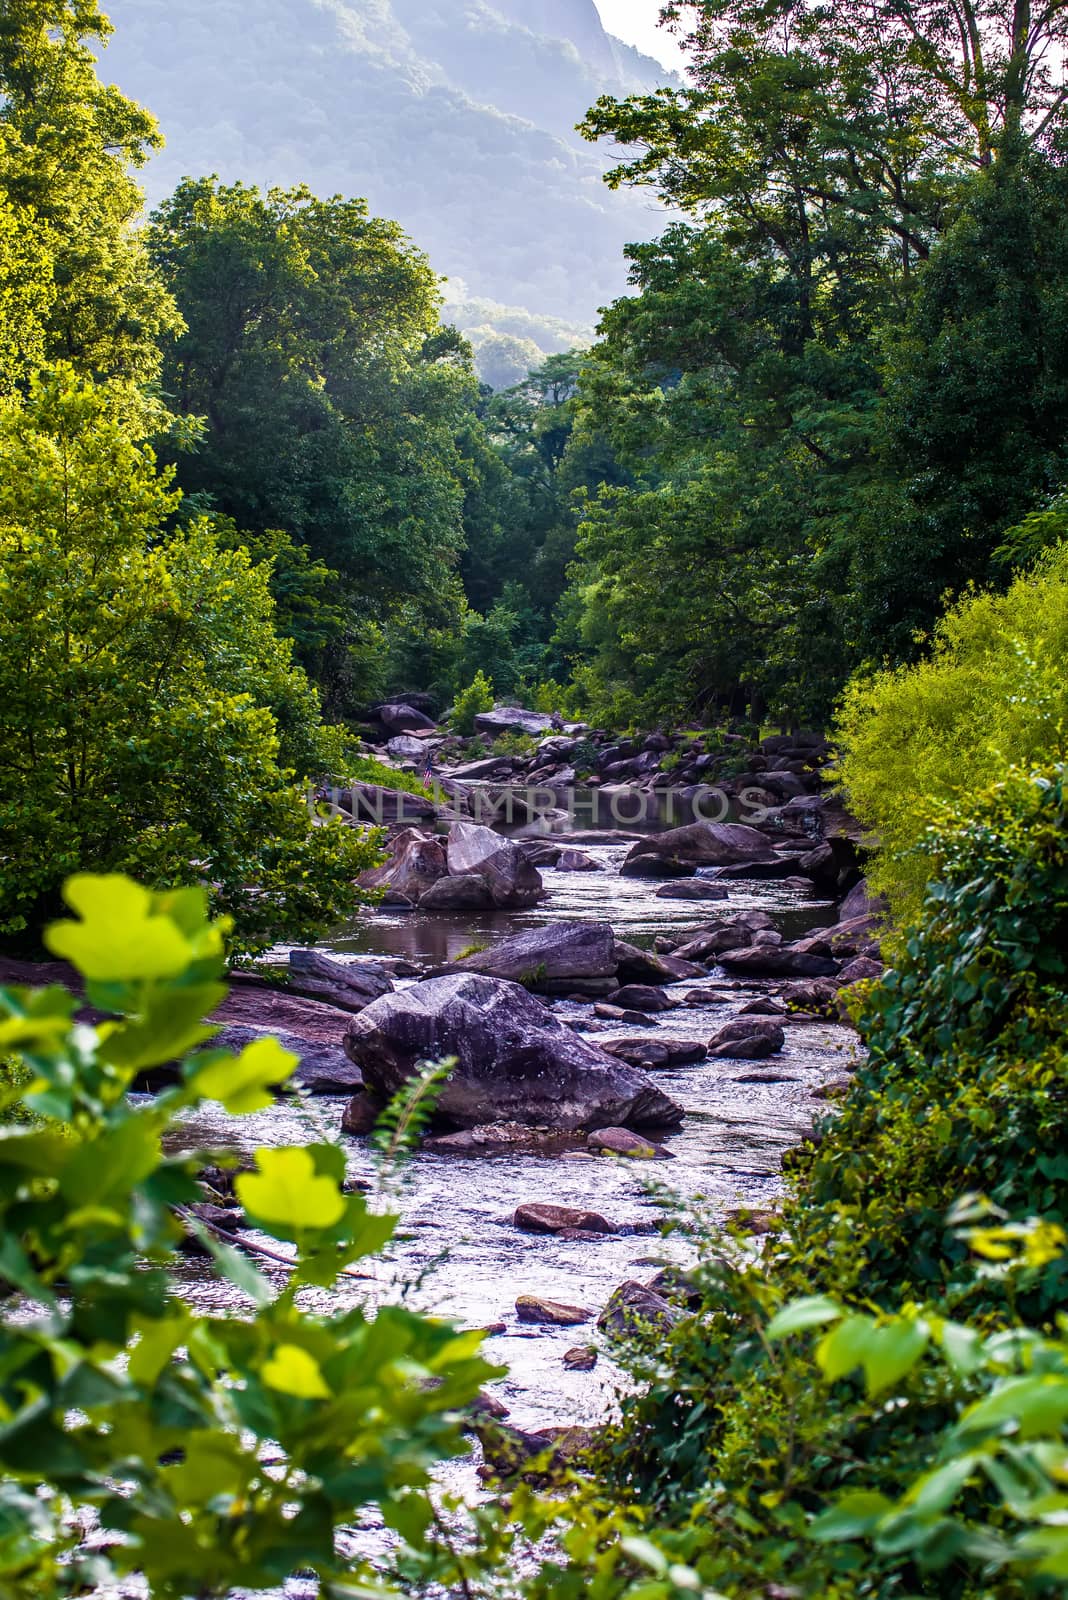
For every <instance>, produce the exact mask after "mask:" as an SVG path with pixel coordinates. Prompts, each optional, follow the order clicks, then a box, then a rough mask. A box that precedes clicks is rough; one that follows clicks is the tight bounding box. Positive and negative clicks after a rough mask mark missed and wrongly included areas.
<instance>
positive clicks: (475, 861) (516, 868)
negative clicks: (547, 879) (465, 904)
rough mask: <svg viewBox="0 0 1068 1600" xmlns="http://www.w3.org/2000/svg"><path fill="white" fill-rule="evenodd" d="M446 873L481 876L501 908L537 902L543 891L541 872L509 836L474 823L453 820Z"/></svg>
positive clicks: (460, 875)
mask: <svg viewBox="0 0 1068 1600" xmlns="http://www.w3.org/2000/svg"><path fill="white" fill-rule="evenodd" d="M446 860H447V862H448V867H449V876H450V877H454V878H459V877H475V878H481V879H482V880H483V882H484V883H485V884H486V886H487V888H488V889H489V891H490V894H491V896H492V900H493V904H494V905H495V906H497V907H498V908H500V909H505V908H507V909H513V908H522V907H525V906H533V905H536V904H537V903H538V901H539V900H540V899H541V898H542V894H543V893H544V885H543V884H542V881H541V874H540V873H539V872H538V870H537V868H536V867H532V866H531V864H530V862H529V861H528V860H527V858H526V856H525V855H524V854H523V851H522V850H521V849H520V848H519V846H518V845H517V844H513V843H512V841H511V840H510V839H504V838H502V837H501V835H500V834H499V833H494V831H493V829H492V828H483V827H481V826H480V825H479V824H478V823H477V822H454V823H453V825H452V827H451V828H450V829H449V838H448V844H447V845H446Z"/></svg>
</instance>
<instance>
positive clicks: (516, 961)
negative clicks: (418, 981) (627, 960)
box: [453, 922, 617, 994]
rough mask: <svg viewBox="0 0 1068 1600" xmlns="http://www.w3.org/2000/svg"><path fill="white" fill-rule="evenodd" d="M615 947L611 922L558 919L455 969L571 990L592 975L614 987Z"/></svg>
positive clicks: (552, 990)
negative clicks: (577, 981)
mask: <svg viewBox="0 0 1068 1600" xmlns="http://www.w3.org/2000/svg"><path fill="white" fill-rule="evenodd" d="M616 948H617V947H616V942H615V938H614V936H613V934H612V929H611V926H610V925H609V923H607V922H554V923H551V924H547V925H546V926H545V927H543V928H531V929H530V930H529V932H527V933H517V934H515V935H514V936H513V937H512V938H511V939H502V940H501V941H500V943H499V944H495V945H493V946H491V948H490V949H489V950H479V951H477V952H476V953H475V954H474V955H470V956H466V957H465V958H464V960H463V961H461V962H457V963H456V965H455V967H454V968H453V970H454V971H463V972H479V973H482V974H483V976H485V977H487V978H507V979H509V980H510V981H511V982H512V983H521V984H523V985H524V986H525V987H526V988H527V989H540V990H544V991H547V992H548V993H550V994H552V993H561V992H564V993H567V992H569V991H570V990H571V989H572V988H574V987H575V984H576V980H579V983H578V987H579V988H582V987H583V985H584V982H585V980H590V979H593V980H598V982H599V983H601V982H603V985H604V988H605V990H606V991H607V990H608V989H609V988H612V989H614V988H615V987H616V983H615V974H616ZM608 980H611V981H610V982H609V981H608Z"/></svg>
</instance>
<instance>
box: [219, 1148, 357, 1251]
mask: <svg viewBox="0 0 1068 1600" xmlns="http://www.w3.org/2000/svg"><path fill="white" fill-rule="evenodd" d="M256 1165H257V1167H258V1169H259V1170H258V1171H257V1172H253V1173H249V1172H243V1173H241V1175H240V1176H239V1177H238V1178H237V1180H236V1181H235V1184H234V1189H235V1191H236V1194H237V1198H238V1200H239V1201H240V1203H241V1204H242V1205H243V1206H244V1208H245V1210H246V1211H247V1212H248V1213H249V1215H250V1216H252V1217H255V1218H256V1219H257V1220H258V1221H260V1222H262V1223H264V1224H265V1225H266V1226H267V1229H268V1231H270V1229H271V1227H272V1225H276V1224H280V1225H281V1226H283V1227H285V1228H289V1229H293V1230H294V1231H301V1230H303V1229H306V1228H332V1227H334V1225H335V1224H336V1223H338V1222H340V1221H341V1218H342V1217H343V1216H344V1214H345V1197H344V1196H343V1195H342V1193H341V1190H340V1188H339V1187H338V1185H337V1183H336V1182H335V1181H334V1180H333V1179H332V1178H323V1177H317V1176H316V1173H315V1163H314V1161H313V1159H312V1157H311V1156H310V1155H309V1153H308V1151H307V1150H302V1149H297V1148H293V1149H284V1150H268V1149H261V1150H257V1151H256Z"/></svg>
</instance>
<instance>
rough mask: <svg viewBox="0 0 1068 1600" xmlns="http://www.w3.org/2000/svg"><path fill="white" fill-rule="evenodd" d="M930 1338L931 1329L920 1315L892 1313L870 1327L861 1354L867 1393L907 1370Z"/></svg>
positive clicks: (890, 1382)
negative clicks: (862, 1353)
mask: <svg viewBox="0 0 1068 1600" xmlns="http://www.w3.org/2000/svg"><path fill="white" fill-rule="evenodd" d="M930 1338H931V1330H930V1328H929V1327H928V1325H927V1323H926V1322H924V1321H923V1320H922V1319H920V1318H917V1319H915V1320H913V1319H912V1318H910V1317H895V1318H894V1320H893V1321H892V1322H887V1323H883V1324H882V1325H880V1326H877V1327H876V1328H874V1329H873V1330H872V1332H871V1334H870V1336H869V1341H868V1352H867V1355H866V1356H865V1357H864V1376H865V1378H866V1380H867V1385H868V1393H869V1394H870V1395H875V1394H878V1393H879V1392H880V1391H881V1390H882V1389H888V1388H890V1386H891V1385H892V1384H894V1383H896V1382H897V1381H898V1379H899V1378H903V1377H904V1376H905V1374H906V1373H907V1372H911V1371H912V1368H913V1367H914V1366H915V1365H916V1363H917V1361H919V1359H920V1357H921V1356H922V1355H923V1352H924V1351H925V1350H926V1349H927V1346H928V1344H929V1342H930Z"/></svg>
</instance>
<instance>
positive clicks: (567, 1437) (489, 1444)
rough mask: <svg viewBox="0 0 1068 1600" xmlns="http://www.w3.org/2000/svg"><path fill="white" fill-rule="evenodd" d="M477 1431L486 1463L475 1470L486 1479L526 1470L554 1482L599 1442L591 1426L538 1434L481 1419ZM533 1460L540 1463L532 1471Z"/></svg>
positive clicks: (529, 1473) (556, 1429)
mask: <svg viewBox="0 0 1068 1600" xmlns="http://www.w3.org/2000/svg"><path fill="white" fill-rule="evenodd" d="M474 1431H475V1433H477V1435H478V1441H479V1443H480V1444H481V1446H482V1455H483V1457H484V1462H483V1465H482V1466H481V1467H478V1468H477V1469H476V1472H477V1475H478V1477H479V1478H481V1479H482V1480H483V1482H492V1481H493V1480H495V1479H497V1478H514V1477H516V1475H517V1474H519V1473H526V1474H528V1475H529V1476H531V1477H532V1478H533V1479H534V1481H535V1482H540V1483H551V1482H552V1481H553V1480H554V1479H555V1478H557V1477H559V1476H560V1475H561V1474H567V1473H570V1472H573V1471H574V1470H575V1467H576V1465H577V1464H578V1463H579V1462H580V1461H581V1459H582V1457H583V1456H585V1455H587V1454H588V1453H589V1452H590V1451H591V1450H592V1449H593V1448H594V1446H595V1444H596V1443H597V1435H596V1433H595V1432H594V1430H593V1429H591V1428H562V1427H556V1428H539V1429H538V1430H537V1432H536V1433H526V1432H524V1431H523V1430H522V1429H520V1428H513V1427H512V1426H511V1424H510V1423H504V1422H494V1421H482V1422H477V1423H476V1425H475V1428H474ZM539 1458H540V1459H539ZM532 1462H537V1463H538V1467H537V1470H536V1471H534V1472H531V1471H530V1466H531V1463H532ZM565 1481H566V1480H565Z"/></svg>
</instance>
